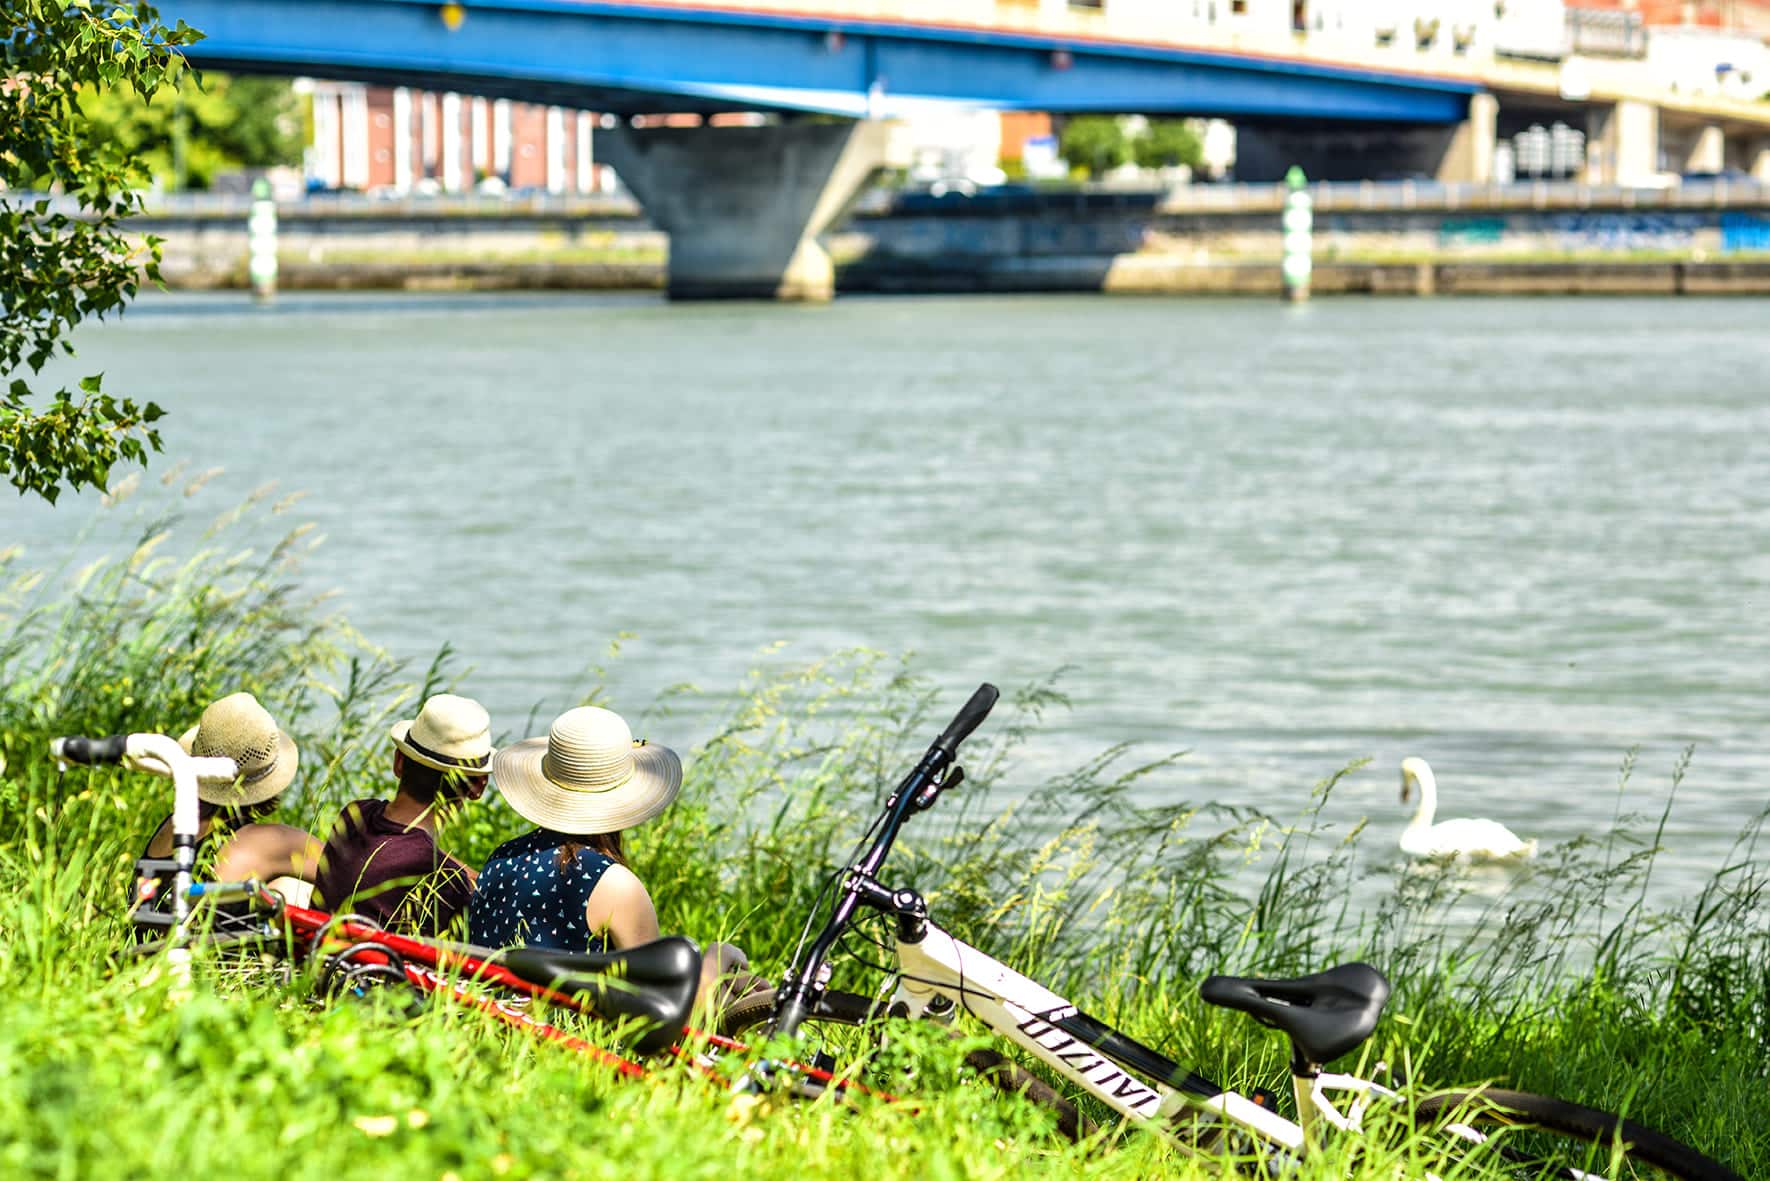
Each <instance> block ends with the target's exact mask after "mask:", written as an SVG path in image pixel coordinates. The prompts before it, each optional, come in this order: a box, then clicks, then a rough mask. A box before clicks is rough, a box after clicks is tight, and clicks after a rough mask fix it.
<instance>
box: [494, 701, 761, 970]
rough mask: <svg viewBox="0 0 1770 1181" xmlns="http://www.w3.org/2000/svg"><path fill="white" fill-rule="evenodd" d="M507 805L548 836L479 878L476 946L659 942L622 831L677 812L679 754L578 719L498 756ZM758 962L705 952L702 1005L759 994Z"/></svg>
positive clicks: (623, 730) (607, 716) (731, 952)
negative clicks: (748, 970) (718, 986)
mask: <svg viewBox="0 0 1770 1181" xmlns="http://www.w3.org/2000/svg"><path fill="white" fill-rule="evenodd" d="M492 782H493V784H494V785H496V787H497V789H498V793H499V794H500V795H501V796H503V797H504V802H505V803H507V804H509V805H510V806H511V808H513V809H515V810H516V812H517V813H518V814H520V815H521V816H523V817H524V818H526V819H527V820H529V821H530V822H532V823H534V824H535V825H537V826H538V827H537V828H536V829H535V830H534V831H533V832H530V833H527V834H525V835H523V836H520V837H517V838H516V839H515V840H512V841H506V842H505V843H504V844H502V845H500V846H499V847H498V850H497V851H496V852H495V853H493V854H492V856H491V859H490V860H489V861H487V862H486V864H485V868H484V869H482V870H480V871H479V885H478V888H477V889H475V890H474V892H473V901H472V902H471V903H469V904H468V908H467V931H468V938H470V939H472V940H473V942H475V943H477V944H479V945H480V946H481V947H516V946H526V947H546V948H552V949H555V950H558V951H574V952H576V951H608V950H610V949H611V948H624V947H633V946H636V945H638V944H641V943H649V942H651V941H652V940H653V939H656V938H657V937H658V915H657V911H656V910H654V909H653V908H652V904H651V895H649V894H647V893H646V892H645V886H644V885H642V884H641V883H640V881H639V879H638V878H637V877H635V876H634V874H633V871H632V870H630V869H628V868H627V863H626V858H625V857H623V856H622V855H621V835H620V834H621V833H622V832H624V831H626V830H627V829H629V828H632V827H633V826H634V825H636V824H641V823H643V822H645V821H647V820H650V819H651V818H652V817H653V816H656V815H657V814H658V813H659V812H662V811H663V810H664V809H665V808H667V807H669V805H670V801H671V800H673V799H675V798H676V793H677V792H678V791H680V790H681V788H682V763H681V761H680V760H679V759H677V757H676V755H675V753H674V752H672V751H670V750H669V749H667V748H665V747H662V746H656V745H653V744H651V743H648V742H646V741H645V740H644V739H643V738H641V739H639V740H638V741H634V739H633V734H632V732H631V731H629V730H628V729H627V723H626V722H624V721H622V720H621V718H620V715H619V714H614V713H610V712H609V711H608V710H606V709H598V708H597V707H595V706H583V707H580V708H578V709H573V710H567V711H566V712H565V713H563V714H561V715H560V716H559V717H558V718H557V719H556V720H555V721H554V723H553V729H552V731H551V732H550V733H549V734H548V735H547V737H545V738H530V739H528V740H527V741H525V742H519V743H517V744H516V745H515V746H507V747H505V748H504V749H503V750H501V751H499V752H498V753H497V754H495V755H494V756H492ZM748 963H749V961H748V960H747V959H746V958H745V957H744V953H743V952H742V951H739V950H738V949H737V948H735V947H733V946H732V945H731V944H729V943H715V944H713V945H712V946H710V947H708V948H707V949H706V952H705V955H704V957H703V966H702V969H701V989H700V994H701V997H702V998H706V997H708V996H710V995H712V989H713V986H714V984H715V983H716V982H717V981H719V980H721V979H722V978H729V984H728V987H729V989H730V990H732V991H734V992H735V991H736V990H737V989H740V988H744V987H748V986H751V985H753V984H754V983H755V981H754V980H753V978H751V977H748V976H745V975H743V969H744V968H745V967H747V966H748Z"/></svg>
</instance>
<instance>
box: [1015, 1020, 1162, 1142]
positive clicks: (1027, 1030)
mask: <svg viewBox="0 0 1770 1181" xmlns="http://www.w3.org/2000/svg"><path fill="white" fill-rule="evenodd" d="M1002 1007H1003V1009H1004V1010H1006V1011H1007V1012H1008V1013H1009V1014H1011V1015H1012V1014H1014V1013H1015V1012H1016V1010H1017V1009H1018V1008H1019V1006H1017V1005H1015V1004H1014V1003H1013V1002H1012V1001H1004V1002H1003V1005H1002ZM1065 1008H1066V1009H1067V1013H1064V1015H1065V1016H1067V1015H1069V1014H1073V1013H1075V1011H1076V1009H1075V1006H1073V1005H1069V1006H1065ZM1063 1012H1064V1011H1063V1010H1058V1011H1056V1012H1054V1013H1051V1014H1046V1015H1044V1016H1041V1015H1039V1014H1036V1013H1028V1014H1026V1018H1025V1019H1024V1020H1023V1021H1021V1022H1020V1023H1019V1024H1017V1025H1016V1026H1015V1027H1014V1028H1015V1029H1017V1030H1018V1031H1020V1033H1021V1034H1022V1035H1024V1036H1022V1037H1021V1038H1019V1039H1016V1040H1019V1041H1021V1042H1023V1043H1025V1044H1027V1045H1029V1046H1037V1047H1038V1048H1039V1049H1041V1050H1043V1051H1044V1054H1043V1055H1042V1057H1044V1058H1047V1059H1049V1060H1050V1061H1051V1062H1052V1063H1055V1064H1057V1065H1059V1066H1061V1067H1063V1068H1064V1069H1065V1070H1069V1071H1073V1072H1074V1073H1075V1076H1076V1078H1078V1079H1080V1080H1082V1081H1083V1082H1085V1083H1087V1084H1088V1085H1089V1086H1090V1087H1092V1088H1094V1089H1095V1090H1097V1091H1099V1092H1100V1093H1101V1094H1102V1095H1103V1096H1105V1097H1106V1098H1107V1099H1108V1101H1110V1102H1111V1103H1113V1105H1114V1106H1123V1107H1124V1108H1125V1109H1127V1110H1129V1111H1133V1112H1136V1113H1137V1114H1138V1115H1141V1116H1143V1117H1145V1118H1149V1117H1152V1116H1155V1115H1157V1114H1159V1113H1160V1111H1161V1105H1162V1097H1161V1095H1160V1094H1159V1093H1157V1092H1156V1091H1155V1090H1154V1088H1151V1087H1146V1086H1144V1085H1143V1084H1142V1083H1140V1082H1138V1081H1137V1080H1136V1079H1134V1078H1132V1077H1131V1076H1130V1075H1128V1074H1126V1073H1125V1072H1124V1071H1123V1070H1121V1069H1119V1068H1118V1067H1117V1066H1114V1065H1113V1063H1112V1060H1111V1059H1110V1058H1108V1057H1106V1055H1104V1054H1101V1053H1099V1052H1097V1051H1095V1050H1092V1049H1089V1048H1088V1047H1087V1046H1085V1045H1083V1044H1082V1043H1081V1042H1078V1041H1077V1040H1076V1039H1075V1038H1073V1037H1071V1036H1069V1034H1067V1033H1064V1032H1063V1031H1062V1030H1061V1029H1058V1028H1057V1027H1056V1026H1055V1025H1052V1024H1051V1020H1053V1019H1059V1018H1058V1013H1063Z"/></svg>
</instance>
